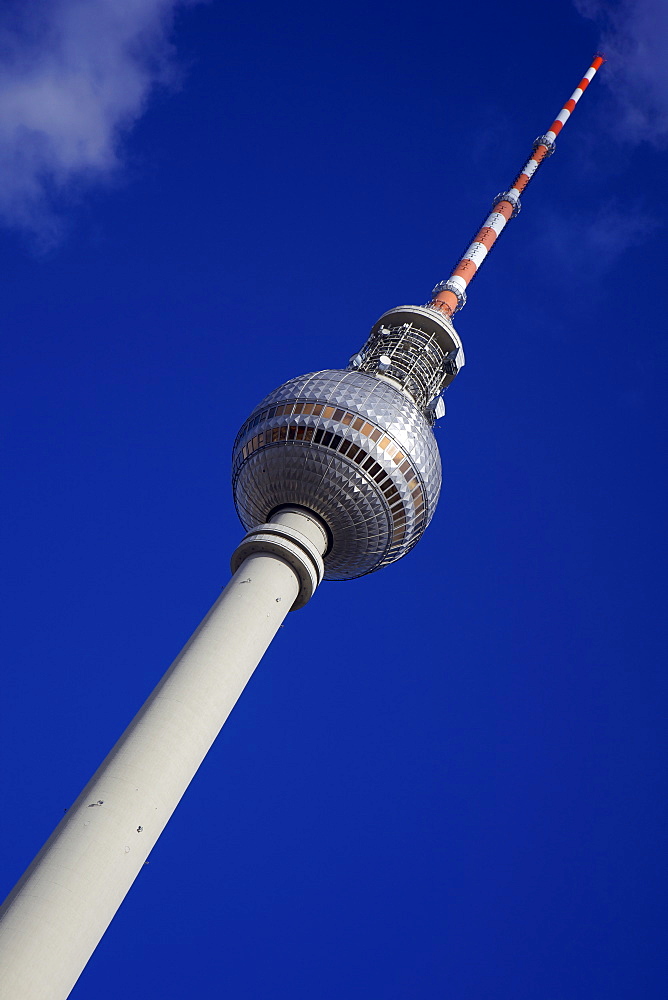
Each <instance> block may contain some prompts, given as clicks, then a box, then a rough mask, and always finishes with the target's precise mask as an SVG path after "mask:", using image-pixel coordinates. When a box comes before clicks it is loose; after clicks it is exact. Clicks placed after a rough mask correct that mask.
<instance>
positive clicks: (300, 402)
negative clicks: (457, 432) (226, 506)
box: [232, 370, 441, 580]
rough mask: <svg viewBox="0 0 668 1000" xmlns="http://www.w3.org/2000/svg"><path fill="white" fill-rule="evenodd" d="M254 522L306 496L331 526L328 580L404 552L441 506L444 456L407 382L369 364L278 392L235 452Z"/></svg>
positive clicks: (244, 502) (236, 483)
mask: <svg viewBox="0 0 668 1000" xmlns="http://www.w3.org/2000/svg"><path fill="white" fill-rule="evenodd" d="M232 483H233V490H234V501H235V504H236V507H237V511H238V513H239V517H240V519H241V521H242V523H243V525H244V526H245V528H246V529H247V530H250V529H251V528H254V527H256V526H257V525H259V524H263V523H264V522H266V521H267V520H268V518H269V516H270V514H271V513H272V511H274V510H275V509H276V508H277V507H280V506H281V505H283V504H298V505H300V506H303V507H307V508H309V510H312V511H314V512H315V513H316V514H318V515H319V516H320V517H321V518H322V520H323V521H324V522H325V524H326V525H327V526H328V528H329V531H330V533H331V546H330V549H329V551H328V553H327V554H326V556H325V579H329V580H350V579H353V578H354V577H357V576H363V575H364V574H365V573H372V572H373V571H374V570H377V569H380V568H381V567H382V566H386V565H387V564H388V563H391V562H394V561H395V560H397V559H400V558H401V557H402V556H404V555H406V553H407V552H408V551H409V550H410V549H411V548H412V547H413V546H414V545H415V543H416V542H417V541H418V539H419V538H420V536H421V535H422V533H423V531H424V530H425V528H426V527H427V525H428V524H429V521H430V520H431V517H432V515H433V513H434V510H435V507H436V503H437V501H438V495H439V492H440V487H441V462H440V458H439V454H438V447H437V445H436V440H435V438H434V435H433V433H432V430H431V426H430V423H429V421H428V420H427V418H426V417H425V416H424V415H423V413H422V412H421V411H420V409H418V407H417V406H416V405H415V403H413V402H412V400H411V399H409V398H408V397H407V396H406V395H405V394H404V393H403V392H402V391H401V390H400V389H399V388H395V386H394V385H392V384H390V383H389V382H387V381H385V380H384V379H382V378H378V377H377V376H376V375H373V374H369V373H367V372H364V371H339V370H332V371H322V372H315V373H313V374H311V375H302V376H300V377H299V378H294V379H291V380H290V381H289V382H286V383H285V385H282V386H281V387H280V388H279V389H276V390H275V391H274V392H272V393H270V394H269V395H268V396H267V397H266V398H265V399H264V400H263V401H262V402H261V403H260V404H259V406H257V407H256V408H255V409H254V410H253V412H252V413H251V415H250V417H249V418H248V420H247V421H246V422H245V423H244V425H243V426H242V428H241V430H240V431H239V434H238V435H237V439H236V442H235V445H234V451H233V456H232Z"/></svg>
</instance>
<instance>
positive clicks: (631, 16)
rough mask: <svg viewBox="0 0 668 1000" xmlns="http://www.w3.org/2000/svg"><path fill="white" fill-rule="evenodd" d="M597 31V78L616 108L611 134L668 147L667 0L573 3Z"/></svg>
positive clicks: (576, 1)
mask: <svg viewBox="0 0 668 1000" xmlns="http://www.w3.org/2000/svg"><path fill="white" fill-rule="evenodd" d="M573 2H574V4H575V7H576V8H577V10H578V12H579V13H580V14H582V16H583V17H587V18H589V19H590V20H592V21H595V22H596V23H597V24H598V25H599V27H600V29H601V48H602V49H603V52H604V53H605V54H606V56H607V57H608V60H609V62H608V64H607V65H606V66H605V67H604V70H603V72H602V73H601V77H602V79H603V80H604V81H605V83H606V84H607V86H608V87H609V88H610V89H611V91H612V93H613V95H614V97H615V103H616V120H615V121H614V122H611V123H610V126H611V129H612V130H613V131H614V132H615V133H616V134H617V135H618V136H619V137H621V138H623V139H626V140H630V141H632V142H639V141H642V140H646V141H648V142H651V143H653V144H655V145H664V144H665V143H666V142H667V141H668V57H667V55H666V53H667V52H668V2H667V0H618V2H616V3H613V2H611V0H573Z"/></svg>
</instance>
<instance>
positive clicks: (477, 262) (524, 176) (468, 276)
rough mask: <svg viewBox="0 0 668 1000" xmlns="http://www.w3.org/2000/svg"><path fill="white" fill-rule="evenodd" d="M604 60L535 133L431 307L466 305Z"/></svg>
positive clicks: (449, 310) (450, 309) (452, 309)
mask: <svg viewBox="0 0 668 1000" xmlns="http://www.w3.org/2000/svg"><path fill="white" fill-rule="evenodd" d="M604 62H605V56H603V55H601V54H600V53H597V54H596V56H595V57H594V59H593V61H592V63H591V66H590V67H589V69H588V70H587V72H586V73H585V75H584V76H583V78H582V79H581V80H580V82H579V84H578V85H577V87H576V88H575V90H574V91H573V93H572V94H571V96H570V97H569V99H568V100H567V101H566V103H565V104H564V106H563V108H562V109H561V111H560V112H559V114H558V115H557V117H556V118H555V120H554V121H553V122H552V124H551V125H550V128H549V129H548V131H547V132H546V133H545V135H539V136H538V138H537V139H536V140H535V141H534V144H533V150H532V153H531V156H530V157H529V159H528V160H527V162H526V163H525V165H524V166H523V167H522V169H521V171H520V172H519V174H518V175H517V177H516V178H515V180H514V181H513V184H512V187H511V188H510V189H509V190H508V191H502V192H501V194H498V195H497V196H496V198H495V199H494V205H493V207H492V212H491V215H489V216H488V217H487V218H486V219H485V221H484V223H483V225H482V227H481V229H480V230H479V231H478V232H477V233H476V235H475V237H474V238H473V242H472V243H471V245H470V246H469V248H468V249H467V251H466V253H465V254H464V256H463V257H462V258H461V260H460V261H459V262H458V264H457V266H456V267H455V269H454V271H453V272H452V274H451V275H450V277H449V278H447V279H446V280H445V281H441V282H440V283H439V284H438V285H436V287H435V288H434V290H433V292H432V300H431V302H430V303H429V305H430V306H431V308H432V309H438V310H439V311H440V312H442V313H445V315H446V316H448V317H452V316H453V315H454V314H455V313H456V312H457V311H458V310H459V309H462V308H463V307H464V306H465V305H466V289H467V286H468V284H469V282H470V281H472V279H473V278H474V276H475V275H476V273H477V272H478V270H479V269H480V267H481V266H482V263H483V261H484V260H485V257H486V256H487V254H488V253H489V251H490V250H491V249H492V247H493V246H494V243H495V242H496V240H497V238H498V237H499V236H500V234H501V232H502V231H503V229H504V228H505V226H506V223H507V222H509V221H510V219H514V218H515V216H516V215H517V214H518V212H519V210H520V208H521V205H520V195H521V194H522V192H523V191H524V189H525V188H526V186H527V184H528V183H529V181H530V180H531V178H532V177H533V175H534V174H535V173H536V171H537V170H538V168H539V166H540V165H541V163H542V162H543V160H546V159H547V158H548V156H551V155H552V153H553V152H554V149H555V140H556V138H557V136H558V135H559V133H560V132H561V130H562V128H563V127H564V125H565V124H566V122H567V121H568V119H569V118H570V116H571V114H572V112H573V109H574V108H575V105H576V104H577V103H578V101H579V100H580V98H581V97H582V95H583V94H584V92H585V90H586V89H587V87H588V86H589V84H590V83H591V81H592V80H593V79H594V76H595V75H596V71H597V70H598V69H600V67H601V66H602V65H603V63H604Z"/></svg>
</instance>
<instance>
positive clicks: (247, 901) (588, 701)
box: [0, 0, 668, 1000]
mask: <svg viewBox="0 0 668 1000" xmlns="http://www.w3.org/2000/svg"><path fill="white" fill-rule="evenodd" d="M667 20H668V15H666V12H665V9H664V8H663V7H662V5H660V4H659V3H658V2H653V0H642V2H640V3H639V4H635V5H633V6H630V5H627V4H625V3H617V4H607V5H606V4H602V3H597V2H596V0H579V2H578V4H577V5H573V4H572V3H570V2H567V0H550V2H549V3H544V4H538V5H537V4H535V3H528V2H524V0H516V2H512V3H510V4H506V5H498V4H491V3H488V2H480V3H478V4H477V5H475V6H474V5H452V6H451V5H445V4H435V3H431V2H426V0H417V2H415V3H413V4H410V5H401V4H395V3H387V4H385V5H384V6H383V7H382V8H381V7H379V6H378V5H372V4H368V3H364V2H358V3H355V4H353V3H349V2H346V0H344V2H341V3H339V4H338V5H337V6H336V7H331V6H328V7H316V6H314V5H313V4H308V3H305V2H296V0H294V2H293V0H286V2H285V3H283V4H282V5H281V6H280V7H277V6H275V5H271V4H266V3H262V2H249V3H246V4H243V5H241V4H238V5H232V4H223V3H221V2H216V0H213V2H211V3H208V4H187V5H185V4H184V5H180V4H174V3H170V2H168V0H134V2H132V3H127V4H124V5H121V6H120V7H119V5H118V4H113V5H112V4H111V3H110V2H103V0H89V2H88V3H87V4H85V5H84V4H82V3H81V2H74V0H59V2H55V0H42V2H40V3H38V4H35V5H34V7H33V10H32V18H31V21H30V23H28V22H27V21H26V20H25V11H24V10H23V9H22V6H21V5H20V4H18V3H7V4H5V5H4V6H3V9H2V10H1V11H0V46H1V47H2V49H3V54H4V69H3V70H2V73H0V139H1V140H2V143H1V145H0V148H1V149H2V152H1V153H0V181H2V185H1V187H2V194H1V195H0V219H1V221H2V228H1V229H0V264H1V268H2V273H3V275H4V282H3V284H4V295H3V298H2V305H1V306H0V309H1V310H2V314H3V315H2V331H3V334H2V341H1V350H2V365H1V376H0V377H1V378H2V383H3V384H2V393H1V395H0V410H1V428H2V437H1V442H2V462H3V468H4V473H5V475H4V477H3V480H4V482H3V487H2V513H3V516H2V559H3V564H4V567H5V573H4V574H3V576H4V583H3V595H2V609H3V615H2V623H3V625H2V641H3V648H4V661H5V669H4V678H5V679H4V683H3V697H2V700H1V703H0V713H1V715H0V753H1V755H2V760H3V773H4V779H5V782H4V792H3V810H2V819H1V820H0V856H1V857H2V865H0V882H1V883H2V884H1V885H0V895H4V894H5V892H7V891H9V889H10V888H11V886H12V885H13V883H14V882H15V881H16V879H17V878H18V877H19V875H20V874H21V872H22V871H23V869H24V868H25V866H26V865H27V864H28V862H29V861H30V860H31V858H32V857H33V855H34V854H35V853H36V851H37V850H38V849H39V847H40V846H41V844H42V843H43V841H44V840H45V839H46V837H47V836H48V834H49V833H50V832H51V830H52V828H53V827H54V826H55V824H56V823H57V822H58V821H59V819H60V817H61V816H62V814H63V810H64V809H65V808H66V807H67V806H69V804H70V803H71V802H72V801H73V800H74V798H75V797H76V795H77V794H78V792H79V791H80V789H81V787H82V786H83V784H84V783H85V782H86V780H87V779H88V777H89V776H90V774H91V773H92V772H93V770H94V769H95V767H96V766H97V765H98V763H99V762H100V760H101V759H102V758H103V756H104V755H105V753H106V752H107V750H108V749H109V748H110V747H111V745H112V744H113V742H114V741H115V740H116V738H117V737H118V735H119V734H120V732H121V731H122V730H123V728H124V727H125V725H126V724H127V722H128V721H129V719H130V718H131V716H132V715H133V714H134V712H135V711H136V710H137V708H139V706H140V704H141V703H142V701H143V700H144V698H145V697H146V695H147V694H148V693H149V692H150V690H151V689H152V687H153V686H154V685H155V683H156V682H157V680H158V679H159V677H160V676H161V674H162V673H163V671H164V670H165V669H166V667H167V666H168V665H169V663H170V661H171V660H172V659H173V657H174V656H175V655H176V653H177V652H178V650H179V649H180V647H181V646H182V645H183V643H184V642H185V640H186V639H187V638H188V636H189V634H190V633H191V632H192V630H193V629H194V627H195V626H196V625H197V623H198V622H199V620H200V619H201V618H202V617H203V615H204V613H205V612H206V610H207V609H208V607H209V606H210V604H211V603H212V602H213V601H214V600H215V598H216V596H217V594H218V593H219V591H220V588H221V587H222V586H223V585H224V584H225V582H226V581H227V579H228V569H227V566H228V561H229V556H230V553H231V552H232V550H233V549H234V547H235V546H236V544H237V543H238V541H239V539H240V538H241V536H242V533H243V532H242V529H241V526H240V525H239V523H238V521H237V520H236V516H235V513H234V508H233V504H232V498H231V490H230V483H229V464H230V463H229V459H230V452H231V447H232V443H233V440H234V436H235V433H236V430H237V428H238V426H239V425H240V424H241V422H242V420H243V419H244V417H245V416H246V415H247V413H248V412H249V411H250V410H251V409H252V407H253V406H254V405H255V404H256V403H257V402H258V401H259V400H260V399H261V398H262V397H263V396H264V395H265V394H266V393H267V392H268V391H270V390H271V389H272V388H274V387H275V386H277V385H279V384H280V383H281V382H283V381H285V380H286V379H287V378H288V377H290V376H292V375H295V374H298V373H299V372H305V371H312V370H317V369H320V368H326V367H335V366H338V365H341V366H342V365H345V363H346V361H347V359H348V357H349V356H350V355H351V354H352V353H353V352H354V351H355V350H356V349H357V348H358V347H359V346H360V345H361V344H362V343H363V341H364V339H365V337H366V335H367V333H368V330H369V328H370V327H371V325H372V324H373V322H374V321H375V320H376V319H377V317H378V316H379V315H380V314H381V313H382V312H384V311H385V310H386V309H388V308H390V307H391V306H394V305H400V304H403V303H411V302H415V303H422V302H424V301H426V300H427V298H428V296H429V292H430V290H431V288H432V286H433V285H434V284H435V283H436V282H437V281H438V280H440V279H441V278H444V277H447V275H448V273H449V271H450V268H451V267H452V265H453V263H454V261H455V260H456V259H457V256H458V255H459V253H460V252H461V251H462V250H463V249H464V248H465V247H466V245H467V244H468V242H469V240H470V238H471V237H472V236H473V234H474V233H475V231H476V229H477V227H478V225H479V223H480V222H481V220H482V219H483V218H484V217H485V215H486V214H487V212H488V209H489V207H490V205H491V200H492V198H493V197H494V195H495V194H496V193H497V192H498V191H501V190H503V189H504V188H506V187H507V186H508V185H509V184H510V182H511V180H512V178H513V177H514V176H515V174H516V172H517V170H518V169H519V167H520V166H521V165H522V163H523V162H524V161H525V159H526V157H527V155H528V153H529V151H530V149H531V143H532V141H533V139H534V137H535V136H536V135H538V134H540V133H542V132H544V131H545V130H546V129H547V128H548V127H549V125H550V123H551V121H552V119H553V117H554V115H555V114H556V112H557V111H558V110H559V108H560V107H561V105H562V104H563V102H564V100H565V99H566V98H567V97H568V96H569V95H570V93H571V91H572V90H573V88H574V87H575V86H576V85H577V83H578V81H579V79H580V76H581V75H582V73H583V71H584V70H585V69H586V68H587V66H588V64H589V61H590V58H591V56H592V54H593V52H594V51H595V50H596V49H597V48H598V47H599V46H601V45H604V46H605V48H606V50H607V51H608V54H609V56H610V61H609V62H608V63H607V64H606V66H604V67H603V69H602V71H601V72H600V74H599V75H598V76H597V78H596V79H595V81H594V83H593V84H592V86H591V88H590V89H589V90H588V91H587V93H586V94H585V96H584V97H583V99H582V101H581V103H580V104H579V105H578V107H577V110H576V112H575V113H574V115H573V117H572V119H571V121H570V122H569V123H568V125H567V126H566V128H565V129H564V132H563V133H562V135H561V136H560V138H559V140H558V142H557V154H556V155H555V156H554V157H553V158H552V159H550V160H549V162H548V163H547V164H546V165H545V166H544V167H543V168H542V169H541V171H540V172H539V174H538V175H537V176H536V178H535V180H534V181H533V182H532V184H531V186H530V188H529V190H528V192H527V194H526V196H525V198H524V207H523V211H522V213H521V215H520V216H519V217H518V219H517V220H515V221H514V222H513V223H512V225H510V226H509V227H508V229H507V230H506V232H504V234H503V236H502V237H501V239H500V240H499V244H498V246H497V248H496V249H495V252H494V253H493V254H492V255H491V257H490V260H489V261H488V262H487V263H486V265H485V267H484V268H483V270H482V273H481V275H480V276H479V277H478V278H477V279H476V280H475V282H474V283H473V285H472V287H471V289H470V295H469V303H468V305H467V306H466V308H465V309H464V310H463V311H462V312H461V313H460V314H458V317H457V328H458V331H459V333H460V334H461V336H462V339H463V341H464V346H465V349H466V356H467V366H466V368H465V369H464V371H463V372H462V373H461V375H460V376H459V377H458V378H457V379H456V381H455V383H454V384H453V386H452V388H451V389H449V390H448V398H447V403H448V415H447V417H446V418H445V420H443V421H441V423H440V424H439V426H438V430H437V435H438V440H439V445H440V447H441V453H442V457H443V464H444V486H443V492H442V495H441V501H440V505H439V509H438V510H437V513H436V515H435V518H434V520H433V522H432V525H431V526H430V528H429V529H428V531H427V533H426V535H425V537H424V539H423V540H422V541H421V542H420V544H419V545H418V547H417V548H416V549H415V550H414V551H413V552H412V553H411V554H410V555H409V556H408V557H407V558H406V559H404V560H403V561H401V562H400V563H398V564H396V565H395V566H392V567H389V568H387V569H385V570H384V571H383V572H382V573H380V574H374V575H372V576H370V577H366V578H364V579H361V580H358V581H354V582H351V583H347V584H345V585H342V584H324V585H323V586H322V587H321V589H320V590H319V592H318V593H317V595H316V596H315V598H314V599H313V600H312V601H311V603H310V604H309V606H308V607H307V608H306V609H304V610H303V611H299V612H297V613H295V614H292V615H290V616H289V618H288V620H287V621H286V624H285V627H284V628H283V629H282V630H281V631H280V632H279V635H278V636H277V639H276V641H275V643H274V644H273V646H272V647H271V649H270V650H269V652H268V653H267V655H266V657H265V659H264V661H263V662H262V664H261V665H260V667H259V669H258V671H257V672H256V674H255V676H254V677H253V679H252V681H251V683H250V684H249V686H248V688H247V690H246V692H245V693H244V695H243V696H242V698H241V700H240V702H239V704H238V705H237V707H236V709H235V710H234V712H233V714H232V716H231V718H230V720H229V722H228V723H227V725H226V726H225V728H224V731H223V733H222V734H221V736H220V737H219V739H218V741H217V742H216V744H215V746H214V748H213V749H212V751H211V753H210V754H209V756H208V758H207V760H206V761H205V763H204V765H203V766H202V768H201V770H200V772H199V773H198V775H197V777H196V778H195V780H194V781H193V783H192V785H191V787H190V789H189V791H188V793H187V794H186V796H185V797H184V799H183V801H182V803H181V804H180V806H179V807H178V809H177V811H176V813H175V815H174V817H173V819H172V820H171V822H170V824H169V825H168V827H167V829H166V831H165V833H164V834H163V836H162V838H161V840H160V841H159V842H158V845H157V847H156V848H155V850H154V851H153V853H152V855H151V858H150V864H149V865H147V866H146V867H145V868H144V870H143V872H142V873H141V875H140V877H139V879H138V880H137V882H136V884H135V886H134V888H133V889H132V891H131V893H130V895H129V896H128V898H127V900H126V902H125V903H124V905H123V906H122V908H121V910H120V911H119V913H118V915H117V917H116V918H115V919H114V921H113V923H112V925H111V927H110V929H109V931H108V933H107V935H106V936H105V938H104V940H103V942H102V944H101V945H100V947H99V948H98V950H97V952H96V954H95V956H94V957H93V959H92V960H91V962H90V964H89V966H88V967H87V969H86V971H85V972H84V974H83V975H82V977H81V979H80V981H79V983H78V985H77V986H76V987H75V989H74V991H73V993H72V996H73V997H74V998H75V1000H85V998H88V997H90V998H93V997H95V998H96V1000H105V998H106V997H114V998H116V997H118V996H119V995H122V996H124V997H125V998H135V997H136V998H140V997H141V998H146V997H161V998H163V1000H165V998H169V1000H171V998H174V1000H176V998H181V997H184V996H191V995H195V994H197V995H200V996H211V997H216V996H219V995H221V996H223V995H224V996H225V997H228V998H230V1000H251V998H252V1000H274V998H284V997H290V998H291V1000H299V998H302V997H303V998H307V997H308V998H309V1000H312V998H314V997H317V998H319V1000H340V998H343V997H346V998H347V997H350V998H357V997H360V998H362V997H364V998H365V1000H369V998H373V1000H375V998H378V1000H395V998H396V1000H404V998H409V997H410V998H412V997H416V998H417V997H419V998H420V1000H437V998H438V1000H442V998H445V997H447V998H452V1000H482V998H484V1000H537V998H540V1000H593V998H601V1000H603V998H605V1000H626V998H628V1000H632V998H633V1000H637V998H638V997H643V1000H653V998H655V997H656V998H658V997H663V996H664V995H665V986H666V975H665V973H666V968H665V966H666V962H665V946H664V942H665V917H666V904H665V898H666V884H665V882H666V878H665V828H666V807H665V759H666V754H665V706H666V673H665V650H666V642H667V638H668V637H667V636H666V615H665V597H666V588H665V569H664V566H665V547H666V546H665V542H666V537H665V527H664V522H665V509H666V467H665V461H664V454H665V422H666V421H665V404H664V400H663V396H664V384H663V383H664V380H665V379H664V372H665V365H666V361H667V360H668V350H667V347H666V340H665V315H666V307H667V305H668V302H667V295H666V283H665V223H666V210H665V177H666V140H667V139H668V125H667V112H668V100H667V99H666V93H667V92H668V91H667V90H666V86H665V68H664V67H663V64H662V58H663V57H662V55H661V53H662V51H663V48H665V40H666V37H667V36H668V32H667V31H666V27H667V25H666V21H667Z"/></svg>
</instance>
